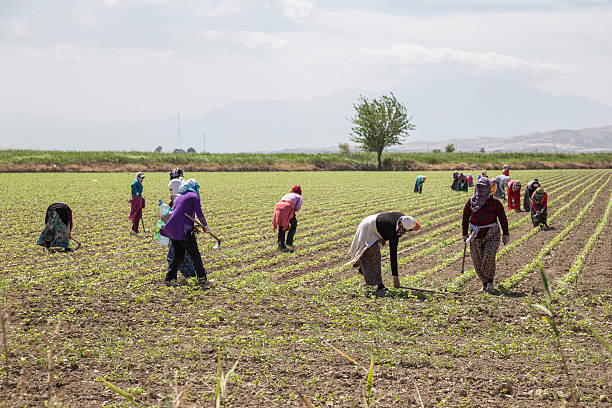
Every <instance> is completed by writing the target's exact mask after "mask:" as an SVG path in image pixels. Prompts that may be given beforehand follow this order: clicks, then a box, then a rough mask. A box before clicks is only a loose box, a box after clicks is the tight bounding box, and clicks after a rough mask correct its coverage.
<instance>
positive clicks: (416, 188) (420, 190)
mask: <svg viewBox="0 0 612 408" xmlns="http://www.w3.org/2000/svg"><path fill="white" fill-rule="evenodd" d="M414 192H415V193H419V194H423V184H419V183H418V181H417V182H416V183H414Z"/></svg>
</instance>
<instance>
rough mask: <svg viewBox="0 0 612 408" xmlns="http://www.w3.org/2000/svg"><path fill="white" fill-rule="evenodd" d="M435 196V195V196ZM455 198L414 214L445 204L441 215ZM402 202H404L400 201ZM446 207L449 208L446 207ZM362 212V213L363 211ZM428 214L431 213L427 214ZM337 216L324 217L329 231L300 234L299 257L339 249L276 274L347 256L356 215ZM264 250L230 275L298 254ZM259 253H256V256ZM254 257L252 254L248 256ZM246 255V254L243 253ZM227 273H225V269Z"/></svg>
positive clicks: (254, 277) (256, 277) (417, 208)
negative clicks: (265, 256)
mask: <svg viewBox="0 0 612 408" xmlns="http://www.w3.org/2000/svg"><path fill="white" fill-rule="evenodd" d="M434 200H436V199H434ZM454 200H456V198H454ZM452 201H453V200H448V201H447V202H444V201H442V202H440V200H439V199H437V204H434V205H433V206H427V207H422V206H418V205H416V206H414V212H413V214H414V215H416V216H418V215H419V214H421V213H422V212H425V211H426V210H428V209H431V208H434V209H435V208H438V207H443V208H439V209H437V210H436V211H435V212H434V213H433V214H434V217H435V216H436V215H438V214H439V213H440V212H446V211H448V202H452ZM400 204H401V203H400ZM386 205H387V206H392V204H389V203H387V204H386ZM444 207H446V208H444ZM356 211H357V212H359V211H360V209H359V208H357V209H356ZM361 213H363V212H362V211H361ZM427 215H429V214H427ZM452 217H454V216H453V215H452V214H451V215H450V216H448V217H442V218H437V219H436V218H434V219H435V221H434V220H430V219H425V220H424V222H423V225H425V226H430V225H435V224H438V223H443V222H445V221H446V220H447V219H449V218H452ZM335 218H336V220H340V221H337V222H335V223H329V222H328V221H327V220H324V224H325V225H326V226H327V228H328V230H329V231H330V232H326V231H328V230H323V231H317V230H314V231H312V228H311V229H309V231H308V232H307V233H306V234H305V235H306V237H304V236H303V235H300V236H299V242H300V247H301V248H304V249H300V251H299V255H300V257H302V258H303V257H304V256H307V255H311V254H315V255H316V254H317V253H318V252H321V251H322V250H328V249H330V248H334V247H339V248H342V249H338V250H336V251H334V252H331V253H330V252H326V253H325V254H324V255H322V256H321V257H319V258H318V259H313V260H307V261H301V262H299V263H296V264H292V265H289V266H288V267H285V268H283V269H282V270H281V271H278V270H275V274H279V272H280V273H281V274H282V273H287V272H290V271H291V270H295V269H299V268H302V267H309V268H310V267H312V266H313V265H318V264H321V263H323V262H326V261H327V260H333V259H335V258H338V257H344V256H345V248H346V247H347V245H349V244H350V241H351V239H352V234H353V232H354V229H355V218H354V217H335ZM425 241H426V238H425V237H417V240H416V241H414V242H413V244H414V243H417V242H425ZM260 251H261V252H259V251H257V252H256V253H255V254H254V255H253V257H256V258H260V259H258V260H257V261H255V262H254V263H251V264H249V265H246V266H244V267H243V268H238V269H235V270H232V271H230V270H228V271H226V272H228V273H229V275H234V274H236V273H238V274H239V275H243V274H244V273H245V272H248V271H249V270H253V269H258V268H262V267H266V266H272V265H275V264H277V263H281V262H283V261H285V260H287V259H290V257H292V256H295V255H290V254H279V255H277V256H275V257H272V258H263V259H262V257H261V255H262V254H265V253H267V252H272V251H274V252H276V250H275V247H274V246H271V247H270V246H268V247H265V248H261V249H260ZM255 255H257V256H255ZM249 257H251V256H249ZM243 258H244V255H243ZM267 274H268V271H266V270H260V271H259V272H257V273H255V274H252V275H249V276H247V277H246V279H245V280H243V281H242V283H241V284H240V286H244V285H245V284H246V283H248V282H252V281H257V280H260V279H261V278H263V277H264V276H265V275H267ZM224 275H225V273H224Z"/></svg>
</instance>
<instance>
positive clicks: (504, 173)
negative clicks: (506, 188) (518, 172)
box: [502, 169, 510, 177]
mask: <svg viewBox="0 0 612 408" xmlns="http://www.w3.org/2000/svg"><path fill="white" fill-rule="evenodd" d="M502 174H503V175H504V176H506V177H510V170H509V169H506V170H504V171H503V172H502Z"/></svg>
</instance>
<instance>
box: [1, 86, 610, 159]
mask: <svg viewBox="0 0 612 408" xmlns="http://www.w3.org/2000/svg"><path fill="white" fill-rule="evenodd" d="M390 91H392V92H394V94H395V95H396V96H397V98H398V99H399V100H400V101H402V102H403V103H404V105H405V106H406V108H407V111H408V113H409V115H411V116H412V121H413V123H414V124H415V125H416V130H415V131H414V132H412V134H411V137H410V138H408V141H407V143H406V145H404V146H403V148H404V149H405V150H412V151H413V150H414V149H417V145H418V146H420V147H418V149H422V150H431V149H432V148H439V147H437V146H442V148H443V147H444V146H443V145H444V143H446V142H450V143H454V144H456V145H457V149H458V150H461V151H468V150H478V148H477V147H478V146H482V147H484V148H485V149H486V150H488V151H489V150H490V151H498V150H519V151H523V150H528V151H534V150H535V149H542V150H545V149H548V147H546V146H547V145H546V144H545V143H544V144H541V143H540V142H538V143H540V144H538V143H535V144H534V140H535V139H537V140H541V141H545V140H547V139H550V140H551V143H552V135H553V134H554V135H555V139H556V140H555V145H556V148H557V149H559V150H565V151H582V150H583V149H590V150H609V148H610V138H611V136H610V127H609V126H607V125H612V107H610V106H608V105H606V104H604V103H602V102H598V101H595V100H593V99H588V98H585V97H581V96H568V95H553V94H550V93H548V92H545V91H542V90H540V89H537V88H534V87H530V86H527V85H524V84H520V83H517V82H513V81H508V80H502V79H491V78H475V77H468V78H458V79H455V80H445V81H413V82H411V81H404V82H400V83H398V84H396V85H395V86H394V87H392V89H390ZM361 93H363V94H365V95H366V96H377V94H375V93H371V92H365V91H364V92H361V91H359V90H347V91H344V92H339V93H335V94H333V95H330V96H328V97H322V98H316V99H311V100H307V101H277V100H261V101H252V102H235V103H230V104H227V105H224V106H222V107H220V108H218V109H215V110H212V111H210V112H207V113H204V114H202V115H199V116H195V117H190V118H182V119H181V120H180V136H179V130H178V128H179V123H178V121H177V117H176V116H173V117H168V118H163V119H157V120H83V119H64V118H46V117H40V116H35V115H30V114H26V113H0V148H26V149H59V150H153V149H155V148H156V147H157V146H162V147H163V150H164V151H172V150H173V149H175V148H177V147H180V148H183V149H187V148H188V147H193V148H195V150H197V151H202V150H204V149H205V150H206V151H209V152H215V153H216V152H252V151H281V150H285V149H299V150H304V151H308V150H317V149H322V148H324V147H325V146H337V145H338V143H341V142H348V141H349V137H350V128H351V124H350V122H349V119H348V118H349V117H350V116H351V115H352V113H353V104H354V103H355V102H356V101H357V98H358V96H359V95H360V94H361ZM583 128H587V129H584V130H580V131H575V130H558V131H555V132H554V133H550V134H549V133H538V134H534V133H533V132H549V131H551V130H553V129H583ZM594 128H597V129H599V130H594ZM204 134H205V138H204ZM516 135H526V136H521V137H518V138H517V137H514V136H516ZM510 137H513V138H512V140H509V139H508V138H510ZM585 137H586V138H590V139H589V140H590V142H589V143H586V144H585V142H584V140H586V139H580V140H579V139H577V138H585ZM471 139H475V141H468V140H471ZM417 141H419V142H417ZM483 144H484V145H483ZM434 146H436V147H434ZM538 146H539V147H538ZM552 148H553V147H552V144H551V146H550V149H552Z"/></svg>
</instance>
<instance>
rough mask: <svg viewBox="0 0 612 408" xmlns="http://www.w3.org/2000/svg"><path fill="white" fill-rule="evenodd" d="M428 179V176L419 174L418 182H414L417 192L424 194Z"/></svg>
mask: <svg viewBox="0 0 612 408" xmlns="http://www.w3.org/2000/svg"><path fill="white" fill-rule="evenodd" d="M426 179H427V176H417V178H416V182H415V183H414V192H415V193H419V194H423V183H425V180H426Z"/></svg>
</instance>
